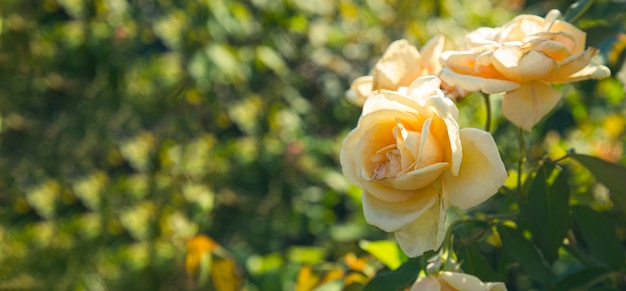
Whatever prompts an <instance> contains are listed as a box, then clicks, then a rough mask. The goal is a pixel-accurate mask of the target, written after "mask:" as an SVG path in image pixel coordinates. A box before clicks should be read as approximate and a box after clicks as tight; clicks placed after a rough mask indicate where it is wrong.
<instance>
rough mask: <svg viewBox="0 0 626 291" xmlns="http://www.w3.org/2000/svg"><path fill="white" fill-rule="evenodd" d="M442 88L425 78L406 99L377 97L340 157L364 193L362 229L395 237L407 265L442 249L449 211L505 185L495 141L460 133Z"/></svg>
mask: <svg viewBox="0 0 626 291" xmlns="http://www.w3.org/2000/svg"><path fill="white" fill-rule="evenodd" d="M439 86H440V80H439V79H438V78H437V77H435V76H425V77H420V78H418V79H416V80H415V81H414V82H413V83H412V84H411V85H410V86H409V87H408V88H407V90H406V93H405V94H402V93H399V92H395V91H388V90H381V91H377V92H374V93H373V94H372V95H370V96H369V97H368V98H367V99H366V101H365V104H364V105H363V111H362V114H361V117H360V118H359V121H358V124H357V127H356V128H355V129H353V130H352V131H351V132H350V133H349V134H348V135H347V136H346V138H345V139H344V141H343V144H342V147H341V152H340V162H341V167H342V170H343V173H344V175H345V176H346V177H347V178H348V180H349V181H351V182H352V183H353V184H355V185H357V186H359V187H360V188H361V189H362V190H363V196H362V201H363V211H364V214H365V218H366V220H367V222H368V223H370V224H372V225H374V226H376V227H378V228H380V229H382V230H384V231H387V232H394V234H395V237H396V239H397V241H398V243H399V244H400V246H401V247H402V249H403V250H404V251H405V253H406V254H407V255H409V256H411V257H415V256H419V255H421V254H422V253H423V252H425V251H427V250H431V249H436V248H437V247H438V246H439V245H441V242H442V241H443V238H444V234H445V229H444V221H445V210H446V208H447V207H448V206H449V205H455V206H458V207H461V208H469V207H473V206H475V205H477V204H479V203H481V202H483V201H484V200H486V199H487V198H489V197H490V196H491V195H493V194H494V193H496V192H497V191H498V188H499V187H500V186H501V185H502V184H503V183H504V180H505V179H506V177H507V172H506V169H505V168H504V164H503V163H502V160H501V159H500V154H499V153H498V149H497V147H496V144H495V142H494V140H493V137H492V136H491V135H490V134H489V133H488V132H485V131H482V130H479V129H474V128H464V129H460V130H459V125H458V123H457V117H458V109H457V108H456V106H455V105H454V103H453V102H452V101H451V100H450V99H447V98H445V97H444V94H443V92H442V91H441V90H440V89H439Z"/></svg>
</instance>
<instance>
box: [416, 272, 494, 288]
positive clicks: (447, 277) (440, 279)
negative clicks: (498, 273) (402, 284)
mask: <svg viewBox="0 0 626 291" xmlns="http://www.w3.org/2000/svg"><path fill="white" fill-rule="evenodd" d="M454 290H459V291H506V286H505V285H504V283H501V282H486V283H484V282H482V281H480V279H478V278H476V277H474V276H472V275H468V274H463V273H455V272H442V273H441V274H438V275H436V276H427V277H421V278H419V279H417V280H416V281H415V283H414V284H413V286H411V291H454Z"/></svg>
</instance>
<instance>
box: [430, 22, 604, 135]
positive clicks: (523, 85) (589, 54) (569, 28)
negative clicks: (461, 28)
mask: <svg viewBox="0 0 626 291" xmlns="http://www.w3.org/2000/svg"><path fill="white" fill-rule="evenodd" d="M559 15H560V13H559V11H558V10H552V11H550V12H549V13H548V15H547V16H546V17H545V18H542V17H539V16H534V15H520V16H518V17H516V18H514V19H513V20H512V21H510V22H508V23H506V24H505V25H503V26H501V27H498V28H479V29H477V30H475V31H473V32H471V33H469V34H468V35H467V37H466V41H465V46H466V50H464V51H448V52H445V53H443V54H442V62H443V66H444V68H442V71H441V75H440V77H441V79H442V80H443V81H445V82H447V83H449V84H452V85H454V86H459V87H461V88H463V89H465V90H467V91H479V90H480V91H482V92H484V93H487V94H492V93H499V92H506V94H505V95H504V100H503V101H502V114H503V115H504V116H505V117H506V118H507V119H508V120H510V121H511V122H512V123H513V124H515V125H517V126H518V127H521V128H523V129H525V130H527V131H530V130H531V129H532V127H533V126H534V125H535V124H537V123H538V122H539V121H540V120H541V119H542V118H543V117H544V116H546V115H547V114H548V113H549V112H550V111H551V110H552V109H554V107H555V106H556V104H557V103H558V102H559V100H560V99H561V95H562V94H561V92H559V91H557V90H556V89H554V88H552V86H551V84H561V83H568V82H574V81H580V80H586V79H602V78H606V77H608V76H610V75H611V72H610V71H609V69H608V68H607V67H605V66H602V65H597V64H593V63H592V62H591V59H592V58H593V57H594V56H595V55H596V54H598V50H597V49H595V48H592V47H589V48H585V38H586V34H585V32H583V31H581V30H580V29H578V28H576V27H574V26H573V25H571V24H569V23H567V22H565V21H560V20H557V18H558V17H559Z"/></svg>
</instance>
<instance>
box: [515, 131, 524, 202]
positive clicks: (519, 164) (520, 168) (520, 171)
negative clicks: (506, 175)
mask: <svg viewBox="0 0 626 291" xmlns="http://www.w3.org/2000/svg"><path fill="white" fill-rule="evenodd" d="M517 141H518V144H519V159H518V161H517V194H518V197H520V198H521V197H522V174H523V172H524V168H523V167H524V162H525V161H526V143H525V142H524V130H523V129H522V128H521V127H520V128H518V129H517Z"/></svg>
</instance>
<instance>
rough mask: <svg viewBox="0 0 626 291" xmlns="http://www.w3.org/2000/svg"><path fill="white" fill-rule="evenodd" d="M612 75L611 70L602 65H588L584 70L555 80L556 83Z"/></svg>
mask: <svg viewBox="0 0 626 291" xmlns="http://www.w3.org/2000/svg"><path fill="white" fill-rule="evenodd" d="M610 76H611V70H609V68H607V67H605V66H602V65H587V66H586V67H584V68H583V69H582V70H580V71H578V72H576V73H574V74H572V75H569V76H567V77H565V78H563V79H561V80H559V81H553V82H552V83H554V84H561V83H569V82H576V81H583V80H589V79H592V80H601V79H604V78H608V77H610Z"/></svg>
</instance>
